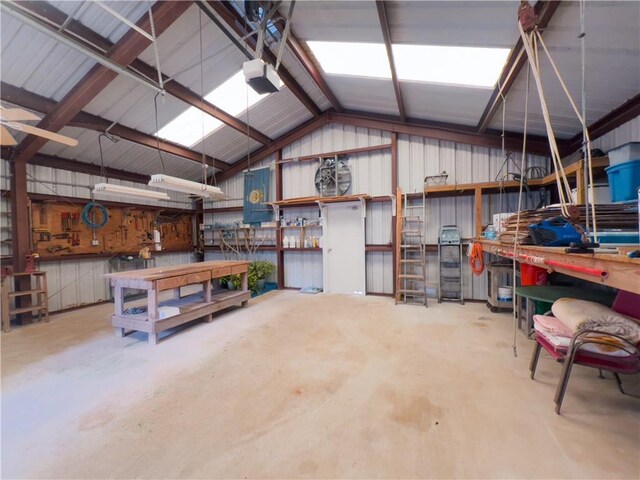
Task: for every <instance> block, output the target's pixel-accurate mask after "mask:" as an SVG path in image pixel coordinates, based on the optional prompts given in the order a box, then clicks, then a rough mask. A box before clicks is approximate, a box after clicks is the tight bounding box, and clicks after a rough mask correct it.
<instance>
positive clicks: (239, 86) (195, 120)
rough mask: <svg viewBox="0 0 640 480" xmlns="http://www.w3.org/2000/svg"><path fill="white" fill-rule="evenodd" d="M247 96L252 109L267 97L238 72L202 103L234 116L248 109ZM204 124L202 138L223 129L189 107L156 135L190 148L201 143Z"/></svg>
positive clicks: (218, 123) (211, 119) (199, 111)
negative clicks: (257, 91) (253, 87)
mask: <svg viewBox="0 0 640 480" xmlns="http://www.w3.org/2000/svg"><path fill="white" fill-rule="evenodd" d="M247 95H248V100H249V102H248V105H249V107H251V106H253V105H255V104H256V103H258V102H259V101H260V100H262V99H263V98H264V97H266V96H267V95H268V94H263V95H259V94H257V93H256V92H255V91H254V90H253V89H252V88H250V87H249V86H248V85H247V84H246V82H245V78H244V73H243V72H242V70H240V71H239V72H238V73H236V74H235V75H233V76H232V77H231V78H229V79H228V80H227V81H225V82H224V83H223V84H222V85H220V86H218V87H217V88H216V89H215V90H213V91H212V92H210V93H209V94H208V95H206V96H205V97H204V99H205V100H206V101H207V102H209V103H212V104H213V105H215V106H216V107H218V108H220V109H222V110H224V111H225V112H227V113H228V114H230V115H233V116H237V115H239V114H240V113H242V112H243V111H245V110H246V109H247ZM203 122H204V136H205V137H206V136H208V135H210V134H211V133H212V132H213V131H214V130H216V129H217V128H219V127H220V126H221V125H222V122H221V121H220V120H218V119H217V118H213V117H212V116H211V115H209V114H206V113H204V112H202V111H201V110H200V109H198V108H196V107H189V108H188V109H187V110H185V111H184V112H182V113H181V114H180V115H178V116H177V117H176V118H174V119H173V120H171V121H170V122H169V123H167V124H166V125H165V126H164V127H162V128H161V129H160V130H158V133H157V135H158V136H159V137H161V138H164V139H166V140H169V141H171V142H175V143H179V144H180V145H184V146H186V147H191V146H193V145H195V144H196V143H198V142H200V141H202V128H203V125H202V124H203Z"/></svg>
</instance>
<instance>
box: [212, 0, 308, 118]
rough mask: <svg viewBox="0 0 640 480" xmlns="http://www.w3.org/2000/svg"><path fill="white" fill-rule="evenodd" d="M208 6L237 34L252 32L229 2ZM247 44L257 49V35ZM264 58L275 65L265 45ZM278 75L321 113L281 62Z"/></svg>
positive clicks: (215, 2) (248, 39) (296, 93)
mask: <svg viewBox="0 0 640 480" xmlns="http://www.w3.org/2000/svg"><path fill="white" fill-rule="evenodd" d="M206 3H207V6H208V8H210V9H212V10H213V11H214V12H215V13H216V14H217V15H219V16H220V18H222V20H223V21H224V22H225V23H226V24H227V25H228V26H229V28H231V29H232V30H233V31H234V32H235V34H236V35H238V36H239V37H244V36H246V35H247V34H249V33H251V30H250V29H249V28H247V27H248V24H246V25H245V22H244V19H243V18H242V17H241V16H240V15H239V14H238V12H237V11H236V10H235V9H234V8H233V7H231V6H230V5H228V2H221V1H215V0H208V1H207V2H206ZM247 44H248V45H249V47H251V48H252V49H253V50H255V49H256V36H255V35H252V36H250V37H248V38H247ZM262 55H263V57H264V60H266V61H267V62H269V63H271V64H272V65H274V66H275V63H276V56H275V55H274V54H273V52H271V50H269V48H267V47H266V46H265V48H264V51H263V54H262ZM278 75H280V79H281V80H282V82H283V83H284V84H285V85H286V86H287V87H288V88H289V90H291V92H292V93H293V94H294V95H295V96H296V97H298V100H300V101H301V102H302V104H303V105H304V106H305V107H306V108H307V110H309V111H310V112H311V113H312V114H313V115H314V116H315V117H317V116H319V115H320V113H321V112H320V109H319V108H318V106H317V105H316V104H315V102H314V101H313V100H312V99H311V97H310V96H309V94H308V93H307V92H305V90H304V89H303V88H302V87H301V86H300V84H299V83H298V81H297V80H296V79H295V78H294V77H293V75H291V73H290V72H289V70H287V69H286V67H285V66H284V65H282V64H280V68H278Z"/></svg>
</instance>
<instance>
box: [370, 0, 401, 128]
mask: <svg viewBox="0 0 640 480" xmlns="http://www.w3.org/2000/svg"><path fill="white" fill-rule="evenodd" d="M376 8H377V9H378V18H379V19H380V28H381V30H382V37H383V38H384V46H385V48H386V49H387V59H388V60H389V68H390V69H391V81H392V82H393V90H394V91H395V94H396V101H397V102H398V112H399V113H400V120H401V121H403V122H404V121H405V120H406V118H407V117H406V115H405V112H404V102H403V101H402V92H401V90H400V81H399V80H398V74H397V73H396V62H395V60H394V58H393V47H392V45H393V44H392V40H391V29H390V28H389V17H388V16H387V7H386V5H385V2H384V1H383V0H376Z"/></svg>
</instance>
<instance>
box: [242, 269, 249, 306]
mask: <svg viewBox="0 0 640 480" xmlns="http://www.w3.org/2000/svg"><path fill="white" fill-rule="evenodd" d="M241 280H242V291H247V290H249V274H248V273H247V272H244V273H243V274H242V277H241ZM241 305H242V306H243V307H248V306H249V301H248V300H245V301H244V302H242V303H241Z"/></svg>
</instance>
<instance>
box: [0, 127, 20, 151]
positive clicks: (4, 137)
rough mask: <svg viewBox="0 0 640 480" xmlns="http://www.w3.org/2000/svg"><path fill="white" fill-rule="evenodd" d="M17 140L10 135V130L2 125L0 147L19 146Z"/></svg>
mask: <svg viewBox="0 0 640 480" xmlns="http://www.w3.org/2000/svg"><path fill="white" fill-rule="evenodd" d="M17 143H18V142H16V139H15V138H13V135H11V134H10V133H9V130H7V129H6V128H4V127H3V126H2V125H0V145H3V146H5V147H10V146H12V145H15V144H17Z"/></svg>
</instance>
